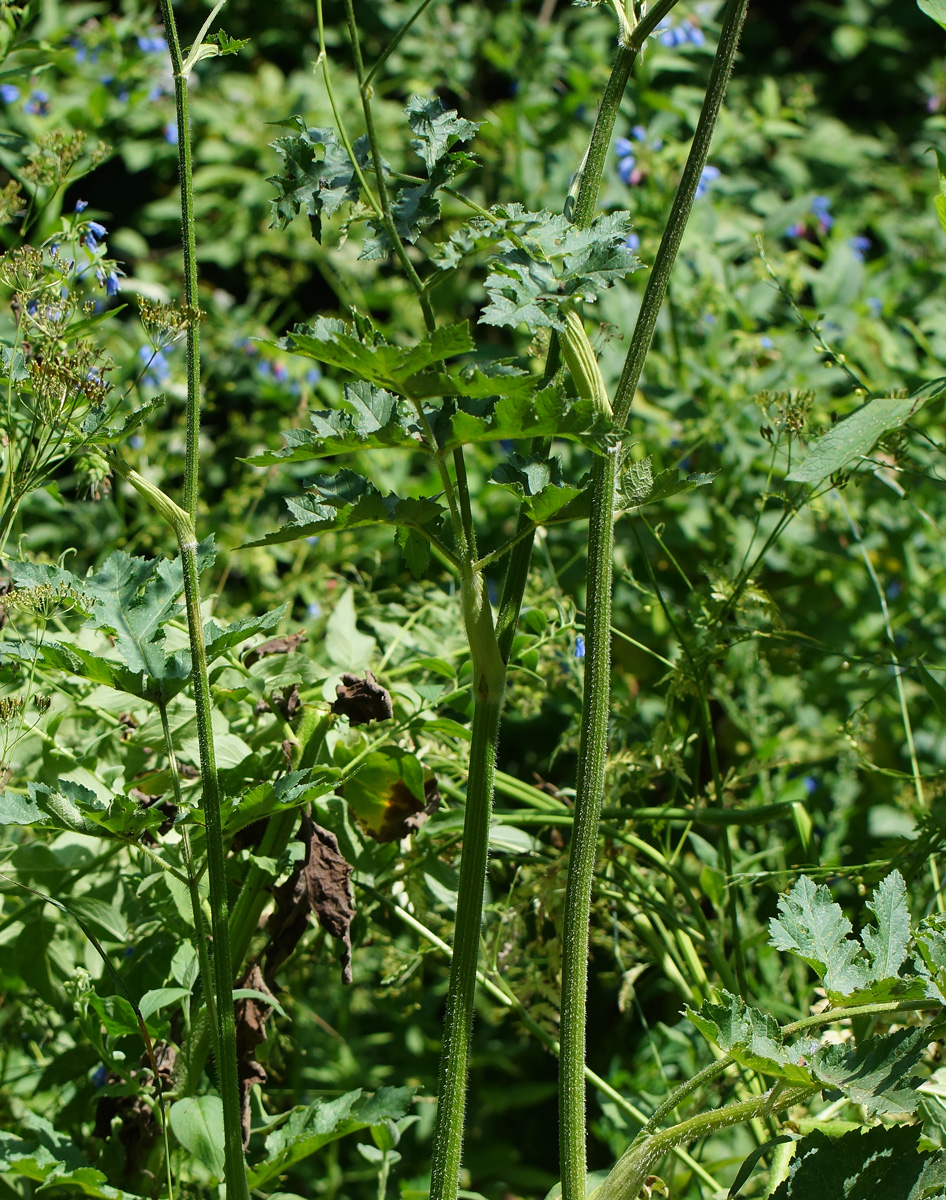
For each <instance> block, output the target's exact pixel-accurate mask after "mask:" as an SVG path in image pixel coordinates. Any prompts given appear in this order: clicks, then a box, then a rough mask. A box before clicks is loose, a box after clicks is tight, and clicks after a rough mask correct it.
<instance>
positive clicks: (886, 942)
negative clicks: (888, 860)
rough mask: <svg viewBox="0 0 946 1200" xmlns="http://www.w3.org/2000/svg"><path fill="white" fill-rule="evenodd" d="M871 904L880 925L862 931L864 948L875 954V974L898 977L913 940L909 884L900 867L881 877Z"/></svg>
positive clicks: (873, 972)
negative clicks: (908, 898) (898, 869)
mask: <svg viewBox="0 0 946 1200" xmlns="http://www.w3.org/2000/svg"><path fill="white" fill-rule="evenodd" d="M867 907H868V908H869V909H870V911H871V912H872V913H873V914H874V917H875V919H876V921H877V928H876V929H872V928H871V927H870V926H869V925H867V926H865V927H864V929H863V930H862V931H861V941H862V942H863V943H864V949H865V950H866V951H867V953H868V954H869V955H870V957H871V975H872V976H873V979H878V980H879V979H889V978H891V977H896V976H897V975H898V974H899V972H900V968H901V967H902V966H903V964H904V962H905V961H906V957H907V946H908V945H909V944H910V911H909V909H908V908H907V885H906V883H905V882H904V880H903V876H902V875H901V874H900V872H899V871H891V872H890V874H889V875H888V876H887V878H886V879H883V880H881V882H880V883H879V884H878V885H877V887H876V888H875V889H874V894H873V895H872V896H871V898H870V900H868V902H867Z"/></svg>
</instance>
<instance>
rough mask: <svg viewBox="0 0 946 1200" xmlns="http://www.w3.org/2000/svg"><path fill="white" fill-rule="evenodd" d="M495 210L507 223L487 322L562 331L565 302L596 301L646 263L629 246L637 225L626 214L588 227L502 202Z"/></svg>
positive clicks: (493, 268) (494, 265)
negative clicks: (628, 243) (547, 327)
mask: <svg viewBox="0 0 946 1200" xmlns="http://www.w3.org/2000/svg"><path fill="white" fill-rule="evenodd" d="M491 213H492V214H494V215H495V218H496V219H497V220H499V221H500V222H502V223H503V237H502V238H501V239H500V240H499V242H498V250H499V254H498V255H497V256H496V257H495V258H493V259H492V260H491V261H490V273H489V275H488V276H487V279H486V291H487V293H488V295H489V297H490V303H489V304H488V305H487V306H486V308H485V309H484V310H483V313H482V315H481V316H480V320H481V321H482V322H483V323H484V324H486V325H510V326H516V325H520V324H525V325H527V326H528V327H529V328H530V329H537V328H541V327H543V326H551V327H552V328H555V329H562V328H563V327H564V319H563V317H562V315H561V309H562V305H563V304H564V303H565V302H574V301H576V300H584V301H586V302H589V303H590V302H593V301H594V300H596V299H597V297H598V295H599V294H600V293H601V292H602V291H604V290H605V289H606V288H608V287H610V286H611V285H612V284H613V283H614V282H616V281H617V280H618V279H622V278H623V277H624V276H625V275H627V274H628V273H629V272H630V271H633V270H635V269H636V268H637V267H639V266H640V265H641V264H640V262H639V260H638V259H637V257H636V256H635V254H634V252H633V251H632V250H631V249H630V248H629V247H628V245H627V239H628V236H629V234H630V233H631V229H632V223H631V219H630V214H628V213H626V212H617V213H605V214H602V215H601V216H599V217H597V218H596V219H595V220H594V221H593V222H592V223H591V225H589V226H587V227H584V228H579V227H578V226H576V225H573V224H572V223H571V222H570V221H568V220H567V219H566V218H565V217H563V216H561V215H558V214H553V213H549V212H527V211H526V210H525V209H523V208H522V207H521V206H519V205H498V206H496V207H495V208H493V209H492V210H491Z"/></svg>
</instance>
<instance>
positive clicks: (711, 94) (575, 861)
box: [559, 0, 748, 1200]
mask: <svg viewBox="0 0 946 1200" xmlns="http://www.w3.org/2000/svg"><path fill="white" fill-rule="evenodd" d="M747 4H748V0H728V3H727V5H726V9H725V13H724V16H723V28H722V33H721V36H720V41H719V47H718V49H717V52H716V58H715V59H714V62H713V67H712V70H711V72H710V81H709V85H708V87H707V93H706V98H705V100H704V103H703V109H702V111H701V113H700V119H699V121H698V123H697V130H696V133H695V135H694V138H693V144H692V145H691V147H690V153H689V156H688V158H687V163H686V166H685V168H684V171H683V177H682V179H681V181H680V186H679V188H678V189H677V194H676V196H675V198H674V202H673V206H672V208H671V211H670V216H669V218H668V222H667V226H666V229H665V230H664V235H663V237H662V239H661V243H660V250H659V251H658V254H657V259H656V261H655V263H654V268H653V271H652V272H651V277H650V279H649V281H648V284H647V288H646V290H645V293H644V299H643V302H642V306H641V312H640V316H639V318H638V321H637V326H636V328H635V330H634V337H633V339H632V342H631V346H630V349H629V351H628V355H627V360H626V362H625V365H624V371H623V373H622V375H621V381H620V383H619V385H618V390H617V393H616V395H615V400H614V419H615V423H616V424H617V425H618V427H621V426H623V425H624V424H625V422H626V420H627V417H628V414H629V411H630V406H631V401H632V400H633V397H634V393H635V391H636V389H637V385H638V383H639V382H640V377H641V372H642V370H643V366H644V361H645V359H646V357H647V354H648V352H649V350H650V345H651V341H652V339H653V333H654V328H655V325H656V321H657V314H658V312H659V311H660V306H661V304H662V303H663V298H664V296H665V295H666V291H667V283H668V280H669V277H670V271H671V269H672V267H673V263H674V261H675V258H676V253H677V250H678V249H679V246H680V243H681V241H682V238H683V233H684V230H685V229H686V224H687V221H688V219H689V215H690V210H691V209H692V207H693V201H694V199H695V197H696V189H697V185H698V183H699V180H700V176H701V174H702V172H703V168H704V167H705V165H706V158H707V154H708V153H709V146H710V142H711V140H712V135H713V131H714V129H715V127H716V120H717V118H718V116H719V110H720V107H721V105H722V101H723V96H724V94H725V91H726V84H727V83H728V81H729V76H730V73H731V71H732V64H733V61H734V59H735V55H736V48H737V46H738V42H739V34H740V32H741V29H742V24H743V21H744V19H745V14H746V7H747ZM617 459H618V455H614V456H613V457H611V458H608V459H605V460H604V461H603V462H601V463H598V464H596V467H595V473H594V485H593V487H594V491H593V499H592V506H591V513H592V515H591V520H590V527H589V541H588V585H589V593H588V602H587V616H586V643H587V646H588V657H587V660H586V664H585V695H584V701H583V706H582V719H581V735H580V744H579V762H578V783H577V792H576V797H575V823H574V826H573V833H572V845H571V857H570V860H569V872H568V885H567V891H566V900H565V928H564V933H563V955H562V1035H561V1044H562V1055H561V1069H560V1080H561V1085H560V1088H559V1112H560V1138H561V1142H560V1150H561V1171H562V1198H563V1200H584V1196H585V1175H586V1170H587V1167H586V1147H585V1084H584V1065H585V1008H586V994H587V971H588V921H589V915H590V911H591V887H592V882H593V876H594V856H595V848H596V845H597V840H598V821H599V817H600V811H601V799H602V792H603V787H604V768H605V761H606V755H607V729H608V714H609V712H610V704H611V655H610V636H611V635H610V626H611V583H612V571H613V567H612V558H613V531H614V489H615V483H616V473H617ZM633 1194H634V1195H636V1192H635V1193H633ZM615 1195H617V1193H615Z"/></svg>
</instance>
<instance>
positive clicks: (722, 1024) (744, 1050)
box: [685, 990, 814, 1084]
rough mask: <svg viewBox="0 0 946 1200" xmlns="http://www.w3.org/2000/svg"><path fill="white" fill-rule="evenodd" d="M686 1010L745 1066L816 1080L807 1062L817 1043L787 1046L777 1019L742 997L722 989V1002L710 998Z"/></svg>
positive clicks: (790, 1079)
mask: <svg viewBox="0 0 946 1200" xmlns="http://www.w3.org/2000/svg"><path fill="white" fill-rule="evenodd" d="M685 1011H686V1015H687V1019H688V1020H689V1021H691V1022H692V1023H693V1024H694V1025H695V1026H696V1027H697V1029H698V1030H699V1031H700V1033H702V1034H703V1036H704V1037H705V1038H706V1039H707V1041H709V1042H712V1043H713V1044H714V1045H716V1046H719V1048H720V1049H721V1050H723V1051H725V1052H726V1053H727V1054H732V1056H733V1058H734V1060H735V1061H736V1062H738V1063H741V1064H742V1065H743V1066H745V1067H748V1068H750V1069H751V1070H753V1071H760V1072H761V1073H762V1074H763V1075H768V1076H770V1077H773V1078H775V1079H784V1080H785V1081H787V1082H789V1083H792V1084H812V1083H813V1082H814V1081H813V1078H812V1074H811V1072H810V1071H809V1070H808V1068H807V1066H806V1065H805V1057H806V1055H807V1053H810V1051H811V1049H812V1048H813V1043H808V1042H804V1043H800V1044H799V1045H796V1046H790V1047H789V1046H785V1045H784V1044H783V1042H782V1031H781V1029H780V1028H779V1025H778V1022H777V1021H776V1020H775V1018H774V1017H771V1016H769V1015H768V1014H765V1013H761V1012H759V1010H758V1009H756V1008H751V1007H750V1006H749V1005H747V1004H746V1003H745V1001H744V1000H742V999H741V998H740V997H739V996H733V995H732V994H731V993H730V992H727V991H725V990H722V991H721V992H720V1002H719V1003H718V1004H714V1003H712V1002H711V1001H708V1000H707V1001H705V1002H704V1003H703V1005H702V1006H701V1007H700V1009H699V1010H696V1011H695V1010H694V1009H692V1008H689V1007H688V1008H687V1009H686V1010H685Z"/></svg>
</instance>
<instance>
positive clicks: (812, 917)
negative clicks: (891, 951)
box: [769, 875, 869, 999]
mask: <svg viewBox="0 0 946 1200" xmlns="http://www.w3.org/2000/svg"><path fill="white" fill-rule="evenodd" d="M778 910H779V914H780V915H779V916H778V917H773V918H772V919H771V920H770V921H769V933H770V937H769V942H770V944H771V945H773V946H775V948H776V949H777V950H788V951H790V952H791V953H793V954H797V955H798V956H799V957H800V958H803V959H804V960H805V962H807V963H808V964H809V965H810V966H812V967H813V968H814V969H815V971H816V972H817V973H818V975H819V976H820V977H821V978H822V979H823V980H824V985H825V988H826V990H827V992H828V995H829V996H830V997H831V998H832V999H834V998H841V997H845V996H849V995H850V994H851V993H852V992H854V991H856V990H857V989H858V988H861V987H863V986H864V985H865V984H866V983H867V982H868V980H869V972H868V969H867V964H866V963H865V962H863V961H860V960H859V957H858V956H859V954H860V947H859V946H858V944H857V942H855V941H854V940H853V939H852V938H850V937H849V936H848V935H849V934H850V932H851V922H850V921H849V920H848V919H847V917H845V916H844V914H843V913H842V912H841V907H840V905H838V904H836V903H835V902H834V900H833V899H832V898H831V893H830V891H829V890H828V889H827V888H826V887H824V886H823V885H822V886H820V887H819V886H818V885H816V884H814V883H813V882H812V881H811V880H810V879H809V878H808V877H807V875H802V876H801V878H800V879H799V880H798V882H797V883H796V884H795V886H794V887H793V888H792V889H791V891H790V892H788V894H787V895H785V896H781V897H779V902H778Z"/></svg>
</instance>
